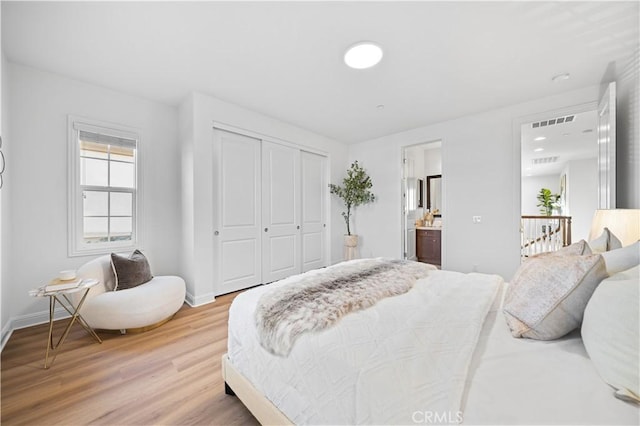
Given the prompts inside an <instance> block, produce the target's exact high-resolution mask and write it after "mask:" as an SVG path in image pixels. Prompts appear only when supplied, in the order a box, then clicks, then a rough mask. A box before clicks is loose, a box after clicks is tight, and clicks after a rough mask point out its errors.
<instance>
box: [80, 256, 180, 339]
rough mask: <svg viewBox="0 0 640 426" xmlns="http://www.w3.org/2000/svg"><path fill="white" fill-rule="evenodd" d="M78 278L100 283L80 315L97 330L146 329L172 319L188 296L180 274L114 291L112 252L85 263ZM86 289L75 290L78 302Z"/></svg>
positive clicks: (131, 330)
mask: <svg viewBox="0 0 640 426" xmlns="http://www.w3.org/2000/svg"><path fill="white" fill-rule="evenodd" d="M77 274H78V277H80V278H94V279H97V280H98V281H100V283H99V284H98V285H96V286H94V287H92V288H91V290H89V294H88V295H87V299H86V300H85V302H84V305H83V306H82V309H81V310H80V314H81V315H82V317H83V318H84V319H85V320H86V321H87V323H88V324H89V325H90V326H91V327H92V328H94V329H102V330H120V332H122V333H124V332H127V331H128V332H139V331H146V330H150V329H152V328H155V327H157V326H160V325H162V324H164V323H165V322H167V321H169V320H170V319H171V318H172V317H173V315H174V314H175V313H176V312H178V310H179V309H180V307H181V306H182V304H183V303H184V298H185V291H186V290H185V287H186V286H185V282H184V280H183V279H182V278H180V277H176V276H158V277H153V279H152V280H151V281H148V282H146V283H144V284H141V285H139V286H137V287H134V288H130V289H125V290H118V291H113V288H114V286H115V276H114V274H113V270H112V269H111V257H110V255H105V256H101V257H99V258H97V259H94V260H92V261H90V262H87V263H85V264H84V265H83V266H81V267H80V269H78V272H77ZM81 293H82V292H77V293H72V296H73V298H74V300H73V301H74V303H76V304H77V303H78V302H79V301H80V297H81V296H82V294H81Z"/></svg>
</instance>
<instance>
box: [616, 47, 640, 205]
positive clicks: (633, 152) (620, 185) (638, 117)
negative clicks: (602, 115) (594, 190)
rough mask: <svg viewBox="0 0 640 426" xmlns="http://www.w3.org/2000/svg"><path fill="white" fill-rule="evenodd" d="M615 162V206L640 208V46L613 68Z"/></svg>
mask: <svg viewBox="0 0 640 426" xmlns="http://www.w3.org/2000/svg"><path fill="white" fill-rule="evenodd" d="M616 74H617V75H616V80H617V81H616V87H617V97H618V101H617V103H616V104H617V109H618V112H617V114H616V139H617V146H616V150H617V151H616V165H617V172H616V176H617V191H616V204H617V207H618V208H623V209H639V208H640V48H636V51H635V52H634V53H633V56H632V59H631V61H630V62H629V63H628V64H627V65H626V66H624V67H622V68H621V69H618V70H616Z"/></svg>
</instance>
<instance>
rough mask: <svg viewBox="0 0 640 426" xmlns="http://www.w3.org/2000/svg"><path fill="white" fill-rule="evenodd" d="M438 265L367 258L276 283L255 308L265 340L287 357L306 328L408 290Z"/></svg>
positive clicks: (314, 328)
mask: <svg viewBox="0 0 640 426" xmlns="http://www.w3.org/2000/svg"><path fill="white" fill-rule="evenodd" d="M434 269H436V268H435V267H434V266H432V265H428V264H425V263H418V262H413V261H403V260H389V259H381V258H379V259H362V260H354V261H349V262H343V263H339V264H337V265H333V266H330V267H328V268H324V269H319V270H315V271H310V272H307V273H304V274H301V275H298V276H296V277H291V278H287V279H286V280H283V281H281V282H280V283H277V284H272V285H274V288H273V290H271V291H268V292H266V293H265V294H264V295H263V296H262V297H261V298H260V300H259V301H258V306H257V308H256V312H255V323H256V327H257V330H258V336H259V339H260V344H261V345H262V347H264V348H265V349H266V350H267V351H269V352H270V353H272V354H274V355H280V356H287V355H289V353H290V352H291V349H292V347H293V344H294V343H295V342H296V340H297V339H298V337H300V336H301V335H302V334H303V333H306V332H309V331H321V330H324V329H326V328H328V327H331V326H332V325H334V324H335V323H337V322H338V321H339V320H340V318H342V316H344V315H346V314H348V313H350V312H354V311H359V310H362V309H366V308H368V307H370V306H373V305H375V304H376V303H377V302H378V301H379V300H381V299H383V298H385V297H389V296H396V295H400V294H403V293H406V292H407V291H409V290H410V289H411V288H412V287H413V285H414V283H415V282H416V280H417V279H420V278H423V277H425V276H427V274H428V273H429V271H431V270H434ZM280 284H281V285H280Z"/></svg>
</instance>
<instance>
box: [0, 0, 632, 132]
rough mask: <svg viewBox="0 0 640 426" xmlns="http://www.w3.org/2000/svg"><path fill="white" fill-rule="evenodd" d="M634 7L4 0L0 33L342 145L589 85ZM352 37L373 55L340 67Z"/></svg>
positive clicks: (85, 67) (622, 37)
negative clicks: (360, 64) (559, 78)
mask: <svg viewBox="0 0 640 426" xmlns="http://www.w3.org/2000/svg"><path fill="white" fill-rule="evenodd" d="M639 5H640V3H639V2H637V1H631V2H464V3H462V2H284V3H283V2H279V3H276V2H256V3H250V2H138V3H128V2H115V3H103V2H42V3H41V2H8V1H2V42H3V49H4V54H5V55H6V57H7V59H8V60H9V61H11V62H16V63H21V64H25V65H29V66H33V67H37V68H41V69H45V70H49V71H53V72H56V73H60V74H63V75H68V76H71V77H73V78H77V79H80V80H83V81H87V82H90V83H94V84H98V85H102V86H105V87H109V88H113V89H116V90H120V91H124V92H127V93H131V94H134V95H138V96H142V97H145V98H148V99H153V100H157V101H160V102H164V103H168V104H171V105H178V104H179V103H180V101H181V100H182V99H184V97H185V96H186V95H187V94H188V93H189V92H190V91H199V92H203V93H206V94H210V95H212V96H215V97H217V98H219V99H222V100H225V101H228V102H233V103H236V104H238V105H241V106H244V107H246V108H250V109H252V110H255V111H258V112H261V113H264V114H266V115H269V116H272V117H275V118H277V119H280V120H282V121H285V122H289V123H292V124H294V125H297V126H300V127H303V128H306V129H309V130H312V131H314V132H316V133H319V134H323V135H326V136H329V137H331V138H334V139H337V140H339V141H342V142H347V143H352V142H358V141H363V140H368V139H372V138H376V137H380V136H383V135H387V134H392V133H396V132H399V131H402V130H407V129H410V128H415V127H420V126H425V125H428V124H431V123H435V122H439V121H443V120H447V119H451V118H456V117H459V116H463V115H466V114H471V113H476V112H480V111H485V110H488V109H493V108H497V107H501V106H506V105H511V104H515V103H519V102H523V101H527V100H530V99H536V98H541V97H544V96H548V95H553V94H557V93H560V92H564V91H568V90H572V89H577V88H581V87H585V86H588V85H594V84H599V83H600V81H601V79H602V76H603V75H604V74H605V70H606V69H607V65H608V64H609V63H610V62H611V61H614V60H626V59H627V58H628V57H630V56H631V54H632V52H633V51H634V49H636V47H637V46H638V36H639V32H638V26H639V25H638V16H639ZM360 40H373V41H376V42H378V43H379V44H380V45H381V46H382V47H383V48H384V58H383V60H382V62H381V63H380V64H379V65H377V66H376V67H374V68H372V69H369V70H360V71H358V70H352V69H348V68H347V67H346V66H344V64H343V62H342V55H343V53H344V51H345V49H346V48H347V47H348V46H350V45H351V44H353V43H354V42H357V41H360ZM564 72H569V73H571V79H570V80H567V81H564V82H560V83H553V82H552V81H551V77H552V76H554V75H557V74H560V73H564ZM381 104H382V105H384V106H385V107H384V108H376V106H377V105H381Z"/></svg>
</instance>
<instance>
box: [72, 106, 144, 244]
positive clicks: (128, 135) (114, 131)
mask: <svg viewBox="0 0 640 426" xmlns="http://www.w3.org/2000/svg"><path fill="white" fill-rule="evenodd" d="M67 122H68V123H67V125H68V131H67V133H68V140H69V142H68V154H69V158H68V164H69V167H68V171H69V176H68V236H67V239H68V255H69V257H75V256H88V255H98V254H108V253H112V252H124V251H131V250H133V249H136V248H142V247H141V246H142V230H141V226H140V224H141V219H140V218H141V217H142V204H143V203H142V200H143V198H142V188H143V185H142V160H141V159H142V144H141V137H140V131H139V130H138V129H135V128H132V127H127V126H123V125H119V124H114V123H107V122H104V121H98V120H93V119H88V118H83V117H77V116H72V115H69V116H68V120H67ZM80 131H86V132H92V133H98V134H104V135H108V136H114V137H119V138H125V139H131V140H134V141H135V142H136V155H135V163H134V164H135V184H136V187H135V190H134V192H133V193H134V197H133V198H134V199H133V212H132V214H133V218H132V235H131V240H130V241H108V242H104V243H91V244H88V243H85V242H84V239H83V235H84V234H83V223H84V222H83V209H82V206H83V202H82V201H83V198H82V193H83V186H82V185H81V184H80V144H79V135H80ZM100 188H102V187H100ZM84 189H86V188H84ZM117 191H118V189H117V188H116V189H115V191H113V192H117ZM127 192H128V191H127Z"/></svg>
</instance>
